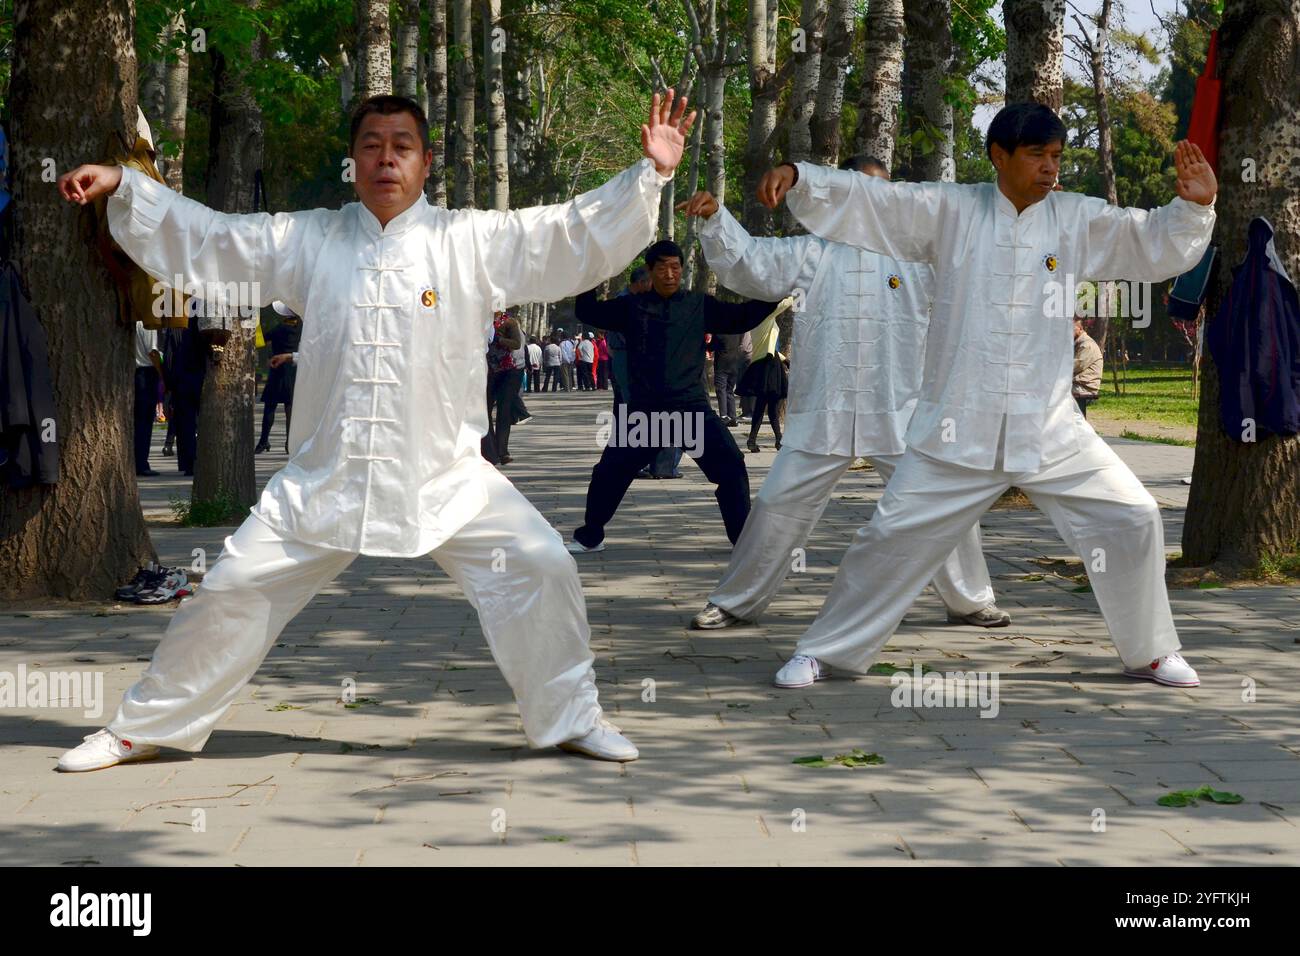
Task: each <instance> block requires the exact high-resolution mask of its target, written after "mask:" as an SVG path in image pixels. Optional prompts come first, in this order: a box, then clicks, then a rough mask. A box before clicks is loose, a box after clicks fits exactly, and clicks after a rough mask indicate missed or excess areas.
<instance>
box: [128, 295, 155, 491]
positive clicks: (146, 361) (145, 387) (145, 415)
mask: <svg viewBox="0 0 1300 956" xmlns="http://www.w3.org/2000/svg"><path fill="white" fill-rule="evenodd" d="M161 376H162V353H161V352H159V351H158V330H157V329H146V328H145V327H144V325H143V324H142V323H141V322H139V321H137V322H136V323H135V415H134V419H135V420H134V425H135V428H134V435H133V438H134V441H133V445H134V452H135V473H136V475H137V477H141V478H146V477H153V476H154V475H157V474H158V472H156V471H154V470H153V469H152V468H150V467H149V446H150V445H151V444H152V443H153V423H154V419H155V418H157V417H158V381H159V379H160V378H161Z"/></svg>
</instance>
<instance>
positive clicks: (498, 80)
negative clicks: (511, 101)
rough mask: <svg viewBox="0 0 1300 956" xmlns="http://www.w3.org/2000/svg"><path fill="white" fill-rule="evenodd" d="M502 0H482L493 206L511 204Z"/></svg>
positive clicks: (489, 169)
mask: <svg viewBox="0 0 1300 956" xmlns="http://www.w3.org/2000/svg"><path fill="white" fill-rule="evenodd" d="M505 42H506V37H505V30H504V29H503V28H502V27H501V0H484V2H483V102H484V103H486V104H487V127H488V192H489V196H488V202H489V204H490V205H491V208H493V209H499V210H502V211H504V210H507V209H509V208H510V164H509V159H508V157H507V155H506V153H507V150H506V94H505V84H504V81H503V79H502V74H501V54H502V52H503V51H504V50H505Z"/></svg>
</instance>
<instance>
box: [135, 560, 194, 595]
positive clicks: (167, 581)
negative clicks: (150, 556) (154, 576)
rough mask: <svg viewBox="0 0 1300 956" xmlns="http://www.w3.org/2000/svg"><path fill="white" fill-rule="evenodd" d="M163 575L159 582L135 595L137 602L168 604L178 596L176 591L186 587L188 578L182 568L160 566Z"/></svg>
mask: <svg viewBox="0 0 1300 956" xmlns="http://www.w3.org/2000/svg"><path fill="white" fill-rule="evenodd" d="M159 570H160V572H161V573H162V576H161V578H160V580H159V581H158V583H157V584H155V585H154V586H153V587H151V588H146V589H144V590H142V591H140V593H139V594H137V595H136V596H135V603H136V604H166V603H167V602H168V601H170V600H171V599H172V598H174V597H175V596H176V592H177V591H179V590H180V589H181V588H183V587H185V585H186V584H187V583H188V579H187V578H186V577H185V572H184V571H182V570H181V569H180V568H160V569H159Z"/></svg>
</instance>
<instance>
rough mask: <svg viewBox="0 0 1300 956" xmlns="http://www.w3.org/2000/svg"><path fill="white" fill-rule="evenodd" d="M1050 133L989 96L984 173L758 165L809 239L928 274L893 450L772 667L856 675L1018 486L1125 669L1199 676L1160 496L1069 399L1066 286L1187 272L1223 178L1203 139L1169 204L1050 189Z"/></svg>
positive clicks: (781, 677) (1041, 115) (1178, 159)
mask: <svg viewBox="0 0 1300 956" xmlns="http://www.w3.org/2000/svg"><path fill="white" fill-rule="evenodd" d="M1064 142H1065V127H1064V125H1063V124H1062V123H1061V121H1060V119H1059V118H1058V117H1057V116H1056V114H1055V113H1053V112H1052V111H1051V110H1050V109H1049V108H1047V107H1045V106H1041V105H1038V104H1033V103H1026V104H1014V105H1011V106H1007V107H1005V108H1003V109H1002V110H1001V111H1000V112H999V113H998V115H997V116H996V117H994V119H993V122H992V123H991V124H990V126H989V131H988V136H987V142H986V149H987V151H988V154H989V158H990V159H991V160H992V162H993V166H994V167H995V168H996V170H997V174H998V178H997V182H996V183H982V184H979V185H958V184H956V183H890V182H886V181H884V180H881V179H874V178H872V177H868V176H861V175H858V174H857V173H852V172H847V171H842V170H834V169H826V168H822V167H816V166H812V165H809V164H807V163H800V164H798V166H797V167H796V166H791V165H788V164H787V165H784V166H779V167H777V168H776V169H773V170H771V171H769V172H768V173H766V174H765V175H764V176H763V178H762V180H761V181H760V183H759V189H758V195H759V199H760V201H762V202H763V203H764V204H765V205H767V206H768V207H769V208H775V206H776V205H777V203H779V202H780V201H781V199H782V198H784V199H786V201H787V203H788V205H789V208H790V211H791V212H792V213H793V214H794V215H795V217H796V218H797V219H798V220H799V221H800V222H801V223H802V224H803V225H804V226H805V227H806V228H807V229H808V230H809V231H810V232H812V233H813V234H814V235H818V236H822V237H823V238H826V239H830V240H833V241H837V242H847V243H852V244H855V245H859V246H862V247H863V248H866V249H870V250H872V251H873V252H877V253H879V254H881V255H885V256H891V257H893V258H895V259H900V260H906V261H915V262H928V263H929V264H930V265H931V266H932V267H933V268H934V270H935V295H934V307H933V311H932V314H931V319H930V329H929V333H928V337H927V341H926V348H925V366H924V371H923V373H922V380H921V395H920V400H919V401H918V403H917V407H916V411H915V412H914V414H913V415H912V419H911V422H910V423H909V425H908V429H907V434H906V440H907V450H906V451H905V452H904V453H903V458H902V460H901V461H900V462H899V464H898V466H897V468H896V469H895V471H894V476H893V478H892V479H891V480H890V482H889V484H888V486H887V487H886V489H885V493H884V496H883V497H882V498H881V500H880V503H879V504H878V505H877V506H876V511H875V514H874V515H873V516H872V519H871V521H870V523H869V524H867V525H866V527H864V528H862V529H860V530H859V531H858V532H857V534H856V536H855V538H854V543H853V545H852V546H851V547H850V548H849V550H848V552H847V553H846V554H845V555H844V559H843V560H842V561H841V562H840V566H839V571H838V573H837V574H836V576H835V583H834V585H833V586H832V587H831V591H830V594H829V595H828V596H827V598H826V602H825V604H823V606H822V609H821V613H820V614H818V616H817V619H816V620H815V621H813V624H812V626H811V627H810V628H809V629H808V631H807V632H805V633H804V635H803V636H802V637H801V638H800V640H799V642H798V646H797V647H796V648H795V654H794V656H793V657H792V658H791V659H790V661H789V662H787V664H786V665H785V666H784V667H782V668H781V670H780V671H779V672H778V673H777V675H776V678H775V683H776V684H777V686H779V687H803V686H808V685H809V684H811V683H813V682H814V681H816V680H820V679H822V678H824V677H826V676H827V673H828V670H827V665H833V666H840V667H844V668H847V669H849V670H853V671H865V670H866V669H867V668H868V667H869V666H870V665H871V662H872V661H873V660H874V659H875V657H876V656H877V654H878V653H879V652H880V650H881V648H882V647H884V645H885V642H886V641H888V640H889V637H890V635H891V634H893V632H894V629H895V628H896V627H897V626H898V624H899V622H900V621H901V620H902V618H903V615H904V613H905V612H906V611H907V609H908V608H909V607H910V606H911V605H912V602H913V601H914V600H915V599H916V596H917V594H919V593H920V591H921V589H922V588H923V587H925V583H926V581H928V580H929V579H930V578H931V577H933V575H934V573H935V571H937V570H938V568H939V566H940V565H941V564H942V563H943V561H944V558H945V556H946V555H948V554H949V553H950V552H951V551H952V548H953V546H954V545H955V544H956V543H957V541H958V540H959V539H960V538H961V536H962V535H963V534H965V533H966V531H967V529H968V528H970V526H971V524H972V523H974V521H975V520H977V519H978V518H979V516H980V515H982V514H983V513H984V512H985V511H986V510H987V509H988V508H989V506H990V505H992V504H993V503H994V502H995V501H997V499H998V498H999V497H1000V496H1001V495H1002V493H1003V492H1004V491H1006V490H1007V489H1008V488H1009V487H1011V486H1013V485H1014V486H1016V487H1018V488H1021V489H1023V490H1024V492H1025V493H1026V494H1027V495H1028V496H1029V498H1030V500H1031V501H1033V502H1034V504H1035V505H1037V506H1038V508H1039V509H1040V510H1042V511H1043V512H1044V513H1045V514H1047V516H1048V517H1049V518H1050V519H1051V520H1052V523H1053V524H1054V525H1055V526H1056V529H1057V531H1058V532H1059V533H1060V534H1061V537H1062V538H1064V539H1065V541H1066V543H1067V544H1068V545H1069V546H1070V547H1071V548H1072V549H1073V550H1074V551H1076V552H1077V553H1078V554H1079V555H1080V556H1081V557H1082V558H1083V561H1084V567H1085V568H1086V569H1087V572H1088V576H1089V580H1090V581H1091V584H1092V590H1093V593H1094V594H1095V595H1096V597H1097V603H1098V605H1100V607H1101V612H1102V615H1103V616H1104V617H1105V620H1106V625H1107V627H1108V629H1109V630H1110V635H1111V639H1112V641H1113V642H1114V644H1115V647H1116V650H1117V651H1118V652H1119V656H1120V659H1121V661H1122V662H1123V665H1124V668H1125V671H1124V672H1125V673H1126V674H1128V675H1129V676H1132V677H1138V678H1143V679H1147V680H1154V681H1157V682H1159V683H1163V684H1170V685H1173V686H1179V687H1192V686H1196V685H1197V684H1199V678H1198V677H1197V674H1196V671H1195V670H1194V669H1193V668H1192V667H1191V665H1189V664H1188V663H1187V662H1186V661H1185V660H1184V659H1183V658H1182V656H1181V655H1179V654H1178V653H1177V652H1178V649H1179V647H1180V644H1179V641H1178V634H1177V631H1176V630H1175V628H1174V622H1173V616H1172V614H1171V613H1170V610H1169V595H1168V592H1167V591H1166V589H1165V580H1164V567H1165V555H1164V529H1163V527H1162V524H1161V519H1160V509H1159V507H1158V506H1157V504H1156V502H1155V499H1154V498H1152V497H1151V495H1150V494H1149V493H1148V492H1147V490H1146V489H1145V488H1143V487H1142V484H1141V482H1139V481H1138V479H1137V478H1136V476H1134V474H1133V472H1132V471H1130V470H1129V468H1128V467H1127V466H1126V465H1125V464H1124V463H1123V462H1122V461H1121V460H1120V458H1119V456H1117V455H1116V454H1115V453H1114V452H1113V451H1112V450H1111V449H1110V447H1109V446H1108V445H1107V444H1106V443H1105V442H1103V441H1102V440H1101V438H1099V437H1098V436H1097V433H1096V432H1095V431H1093V430H1092V427H1091V426H1090V425H1088V423H1087V421H1086V420H1085V419H1084V418H1083V416H1081V415H1080V414H1079V410H1078V408H1077V406H1076V405H1075V403H1074V401H1073V399H1072V398H1071V397H1070V388H1071V381H1072V378H1073V360H1074V352H1073V345H1072V334H1071V325H1072V320H1073V316H1074V306H1075V301H1074V282H1075V281H1076V280H1078V281H1082V280H1084V279H1130V280H1137V281H1145V282H1159V281H1163V280H1166V279H1168V278H1170V277H1172V276H1175V275H1178V274H1180V273H1182V272H1184V271H1186V270H1187V269H1190V268H1191V267H1192V266H1193V265H1195V264H1196V263H1197V261H1198V260H1199V259H1200V257H1201V254H1202V253H1203V252H1204V250H1205V248H1206V246H1207V245H1208V243H1209V241H1210V235H1211V233H1212V232H1213V228H1214V218H1215V217H1214V209H1213V202H1214V197H1215V193H1216V192H1217V189H1218V184H1217V181H1216V179H1215V176H1214V172H1213V170H1212V169H1211V168H1210V166H1209V164H1208V163H1206V162H1205V159H1204V157H1203V156H1202V155H1201V152H1200V150H1199V149H1197V148H1196V147H1195V146H1193V145H1191V144H1189V143H1186V142H1182V143H1179V144H1178V146H1177V148H1176V149H1175V152H1174V164H1175V168H1176V170H1177V183H1176V189H1177V193H1178V196H1177V197H1176V198H1175V199H1173V200H1172V201H1171V202H1170V203H1169V205H1167V206H1164V207H1162V208H1160V209H1157V210H1154V211H1147V210H1140V209H1123V208H1119V207H1117V206H1111V205H1109V204H1108V203H1107V202H1106V201H1105V200H1103V199H1097V198H1094V197H1090V196H1083V195H1079V194H1075V193H1068V192H1055V191H1053V187H1054V186H1055V185H1056V179H1057V175H1058V173H1059V170H1060V161H1061V151H1062V148H1063V146H1064Z"/></svg>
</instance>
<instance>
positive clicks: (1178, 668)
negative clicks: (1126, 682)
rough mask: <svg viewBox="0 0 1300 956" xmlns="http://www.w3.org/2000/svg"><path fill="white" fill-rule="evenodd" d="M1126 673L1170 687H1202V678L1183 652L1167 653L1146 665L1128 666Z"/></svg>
mask: <svg viewBox="0 0 1300 956" xmlns="http://www.w3.org/2000/svg"><path fill="white" fill-rule="evenodd" d="M1124 673H1125V674H1127V675H1128V676H1129V677H1136V678H1138V679H1139V680H1153V681H1155V682H1156V683H1157V684H1167V685H1169V686H1170V687H1200V686H1201V679H1200V678H1199V677H1197V676H1196V671H1195V669H1193V667H1192V665H1191V664H1189V663H1187V661H1185V660H1183V655H1181V654H1166V655H1165V656H1164V657H1158V658H1156V659H1155V660H1154V661H1152V662H1151V663H1150V664H1148V665H1147V666H1146V667H1126V668H1124Z"/></svg>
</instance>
